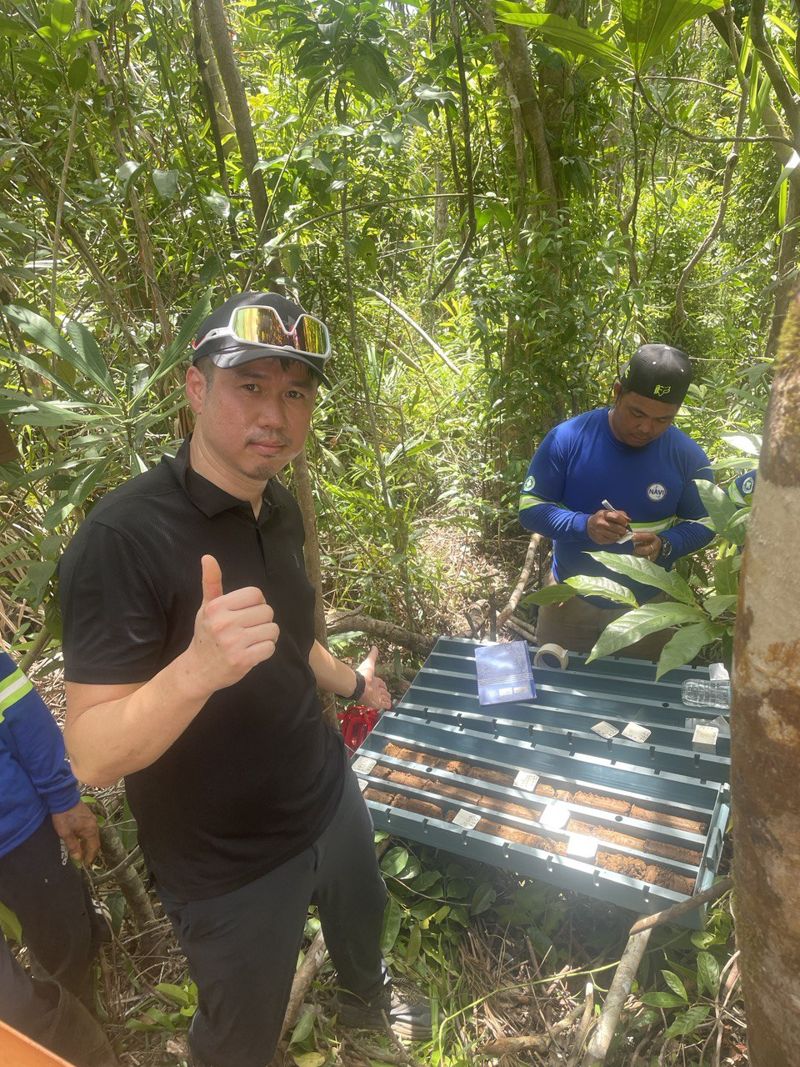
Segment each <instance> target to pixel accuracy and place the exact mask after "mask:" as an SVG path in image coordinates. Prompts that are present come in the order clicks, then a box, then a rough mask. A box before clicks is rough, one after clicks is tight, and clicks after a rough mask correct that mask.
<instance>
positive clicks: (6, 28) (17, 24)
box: [0, 15, 32, 37]
mask: <svg viewBox="0 0 800 1067" xmlns="http://www.w3.org/2000/svg"><path fill="white" fill-rule="evenodd" d="M31 32H32V31H31V30H30V29H28V27H27V26H26V25H25V24H24V23H23V22H22V20H21V19H18V18H17V19H12V18H11V16H10V15H0V37H27V36H28V34H29V33H31Z"/></svg>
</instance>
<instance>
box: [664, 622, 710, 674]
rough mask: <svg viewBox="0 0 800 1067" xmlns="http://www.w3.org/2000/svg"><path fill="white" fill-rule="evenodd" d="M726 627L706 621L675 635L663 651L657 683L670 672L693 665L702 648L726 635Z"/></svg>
mask: <svg viewBox="0 0 800 1067" xmlns="http://www.w3.org/2000/svg"><path fill="white" fill-rule="evenodd" d="M725 630H726V627H725V626H722V625H720V624H715V623H713V622H709V621H708V620H706V621H705V622H698V623H695V624H694V625H691V626H684V627H682V628H681V629H680V630H678V632H677V633H676V634H674V635H673V636H672V637H671V638H670V639H669V641H667V643H666V644H665V645H664V648H663V649H662V650H661V655H660V656H659V658H658V667H657V668H656V681H658V679H659V678H660V677H661V676H662V675H664V674H666V673H667V672H668V671H672V670H675V668H676V667H682V666H683V665H684V664H685V663H691V662H692V660H693V659H694V657H695V656H696V655H697V653H698V652H699V651H700V649H701V648H705V646H706V645H710V644H711V642H712V641H717V640H718V639H719V638H720V637H722V635H723V634H724V633H725Z"/></svg>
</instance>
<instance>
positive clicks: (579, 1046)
mask: <svg viewBox="0 0 800 1067" xmlns="http://www.w3.org/2000/svg"><path fill="white" fill-rule="evenodd" d="M593 1015H594V982H593V981H592V980H591V978H590V979H589V981H588V982H587V983H586V997H585V998H584V1001H583V1014H582V1015H581V1022H580V1026H579V1027H578V1029H577V1031H576V1033H575V1040H574V1042H573V1047H572V1055H571V1056H570V1058H569V1063H568V1064H567V1067H578V1060H579V1059H580V1056H581V1052H582V1051H583V1045H584V1042H585V1041H586V1037H587V1035H588V1033H589V1027H590V1026H591V1025H592V1017H593Z"/></svg>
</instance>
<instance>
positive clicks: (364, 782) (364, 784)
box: [358, 778, 369, 793]
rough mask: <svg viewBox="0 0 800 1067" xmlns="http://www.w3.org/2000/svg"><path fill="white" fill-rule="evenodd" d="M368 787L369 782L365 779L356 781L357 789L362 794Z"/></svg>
mask: <svg viewBox="0 0 800 1067" xmlns="http://www.w3.org/2000/svg"><path fill="white" fill-rule="evenodd" d="M368 785H369V782H368V781H367V779H366V778H359V779H358V788H359V789H360V790H361V792H362V793H363V792H364V790H365V789H366V788H367V786H368Z"/></svg>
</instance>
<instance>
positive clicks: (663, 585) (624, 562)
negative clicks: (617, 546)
mask: <svg viewBox="0 0 800 1067" xmlns="http://www.w3.org/2000/svg"><path fill="white" fill-rule="evenodd" d="M590 555H591V556H592V557H593V558H594V559H596V560H598V561H599V562H600V563H602V564H603V566H604V567H608V569H609V570H610V571H616V572H617V574H624V575H625V577H626V578H633V579H634V581H637V582H641V583H642V585H652V586H655V588H656V589H660V590H661V591H662V592H664V593H667V594H668V595H669V596H671V597H672V599H673V600H679V601H680V602H681V603H682V604H691V605H695V604H696V603H697V599H696V597H695V595H694V593H693V592H692V588H691V586H690V585H689V584H688V582H686V581H684V579H683V578H681V576H680V575H679V574H678V573H677V572H676V571H665V570H664V568H663V567H659V565H658V564H657V563H651V562H650V560H649V559H641V558H640V557H639V556H629V555H627V554H621V553H617V552H602V551H600V552H592V553H590Z"/></svg>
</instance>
